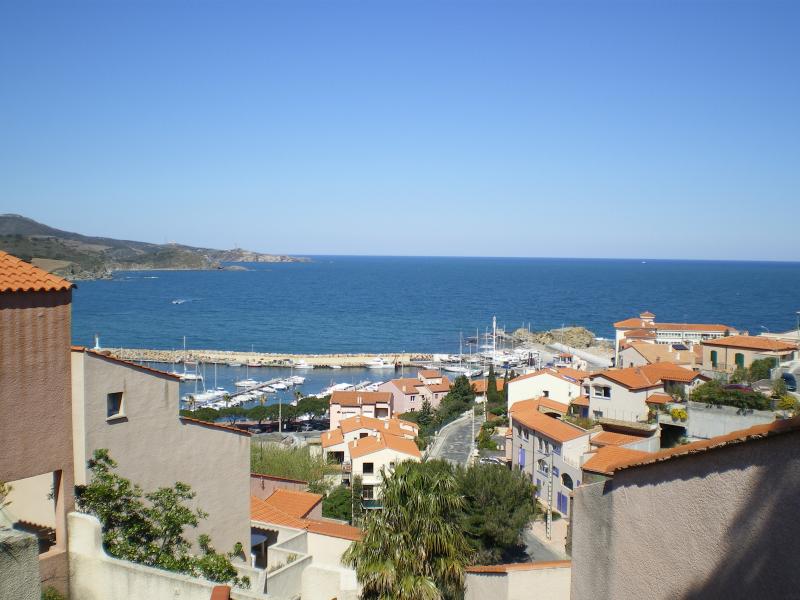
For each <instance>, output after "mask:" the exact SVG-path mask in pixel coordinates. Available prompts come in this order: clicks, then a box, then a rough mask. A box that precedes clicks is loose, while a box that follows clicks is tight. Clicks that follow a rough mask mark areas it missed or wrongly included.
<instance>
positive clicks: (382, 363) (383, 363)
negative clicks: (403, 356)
mask: <svg viewBox="0 0 800 600" xmlns="http://www.w3.org/2000/svg"><path fill="white" fill-rule="evenodd" d="M364 366H365V367H367V368H368V369H394V364H393V363H392V362H390V361H388V360H386V359H385V358H383V357H382V356H378V357H377V358H373V359H372V360H370V361H368V362H366V363H364Z"/></svg>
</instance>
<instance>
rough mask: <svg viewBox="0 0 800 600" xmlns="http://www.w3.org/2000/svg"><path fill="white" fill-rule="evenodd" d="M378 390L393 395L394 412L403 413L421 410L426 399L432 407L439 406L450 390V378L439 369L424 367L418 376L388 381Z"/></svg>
mask: <svg viewBox="0 0 800 600" xmlns="http://www.w3.org/2000/svg"><path fill="white" fill-rule="evenodd" d="M378 390H379V391H381V392H388V393H390V394H391V395H392V405H393V407H394V414H397V415H401V414H403V413H407V412H415V411H419V410H421V409H422V405H423V404H424V403H425V401H426V400H427V401H428V402H430V405H431V408H438V407H439V404H440V403H441V401H442V399H443V398H444V397H445V396H446V395H447V393H448V392H449V391H450V380H449V379H448V378H447V376H445V375H442V374H441V373H440V372H439V371H436V370H432V369H423V370H421V371H419V372H418V373H417V376H416V377H403V378H400V379H392V380H391V381H387V382H386V383H384V384H382V385H381V386H380V387H379V388H378Z"/></svg>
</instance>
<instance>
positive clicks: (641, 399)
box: [584, 375, 664, 422]
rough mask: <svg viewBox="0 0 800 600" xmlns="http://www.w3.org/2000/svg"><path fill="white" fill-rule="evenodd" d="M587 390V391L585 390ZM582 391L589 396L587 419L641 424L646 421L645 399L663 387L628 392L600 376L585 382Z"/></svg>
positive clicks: (626, 389)
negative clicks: (615, 420)
mask: <svg viewBox="0 0 800 600" xmlns="http://www.w3.org/2000/svg"><path fill="white" fill-rule="evenodd" d="M586 388H588V389H586ZM584 389H585V391H587V395H588V396H589V417H591V418H593V419H600V418H605V419H617V420H619V421H632V422H641V421H646V420H647V415H648V412H649V409H648V407H647V404H646V400H647V397H648V396H650V394H653V393H656V392H663V391H664V388H663V386H657V387H655V388H653V389H643V390H630V389H628V388H627V387H625V386H624V385H622V384H619V383H617V382H616V381H612V380H611V379H606V378H605V377H603V376H602V375H599V376H597V377H594V378H592V379H591V380H587V382H586V383H585V384H584Z"/></svg>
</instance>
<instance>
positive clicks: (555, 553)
mask: <svg viewBox="0 0 800 600" xmlns="http://www.w3.org/2000/svg"><path fill="white" fill-rule="evenodd" d="M566 537H567V523H566V521H565V520H564V519H560V520H558V521H554V522H553V539H552V540H551V541H547V538H546V537H545V525H544V523H543V522H542V521H537V522H535V523H532V524H531V525H530V526H529V527H528V528H526V529H525V531H523V532H522V541H523V543H524V544H525V548H526V551H527V553H528V557H529V558H530V559H531V560H564V559H566V558H567V555H566V552H565V551H564V543H565V541H566Z"/></svg>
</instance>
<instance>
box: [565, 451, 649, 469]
mask: <svg viewBox="0 0 800 600" xmlns="http://www.w3.org/2000/svg"><path fill="white" fill-rule="evenodd" d="M647 454H650V453H649V452H644V451H642V450H632V449H630V448H622V447H620V446H604V447H602V448H599V449H598V450H597V451H596V452H593V453H592V454H591V458H590V459H589V460H587V461H586V462H585V463H584V464H583V466H582V467H581V469H583V470H584V471H588V472H590V473H599V474H600V475H613V473H614V469H615V468H616V466H617V465H618V464H622V463H624V462H626V461H629V460H638V459H640V458H642V457H643V456H646V455H647Z"/></svg>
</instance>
